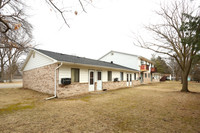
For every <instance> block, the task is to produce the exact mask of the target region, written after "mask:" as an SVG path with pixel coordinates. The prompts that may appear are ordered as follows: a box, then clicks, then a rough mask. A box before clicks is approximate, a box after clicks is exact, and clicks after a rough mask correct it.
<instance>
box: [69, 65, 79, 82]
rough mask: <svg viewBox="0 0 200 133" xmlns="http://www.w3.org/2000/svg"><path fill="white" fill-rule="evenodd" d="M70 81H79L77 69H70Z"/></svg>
mask: <svg viewBox="0 0 200 133" xmlns="http://www.w3.org/2000/svg"><path fill="white" fill-rule="evenodd" d="M71 82H79V69H77V68H72V69H71Z"/></svg>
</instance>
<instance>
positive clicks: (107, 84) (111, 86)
mask: <svg viewBox="0 0 200 133" xmlns="http://www.w3.org/2000/svg"><path fill="white" fill-rule="evenodd" d="M122 87H127V85H126V81H119V82H103V89H107V90H114V89H118V88H122Z"/></svg>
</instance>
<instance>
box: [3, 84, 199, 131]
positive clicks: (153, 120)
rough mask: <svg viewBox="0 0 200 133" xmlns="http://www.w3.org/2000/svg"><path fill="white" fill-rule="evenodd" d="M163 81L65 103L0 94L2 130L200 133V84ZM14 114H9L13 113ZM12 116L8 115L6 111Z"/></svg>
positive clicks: (27, 95) (32, 95)
mask: <svg viewBox="0 0 200 133" xmlns="http://www.w3.org/2000/svg"><path fill="white" fill-rule="evenodd" d="M180 89H181V84H180V83H179V82H163V83H156V84H150V85H143V86H137V87H135V88H124V89H119V90H113V91H106V92H105V93H91V94H88V95H82V96H76V97H71V98H67V99H52V100H49V101H46V100H44V98H46V97H48V96H49V95H45V94H41V93H38V92H34V91H31V90H25V89H14V90H12V89H10V90H9V89H7V90H4V89H3V90H0V95H1V96H3V99H1V103H2V101H3V102H4V104H1V105H0V108H1V109H5V108H7V110H4V111H3V112H2V113H1V114H0V123H1V125H0V130H1V131H2V132H186V133H188V132H194V133H198V132H200V126H199V125H200V100H199V99H200V84H198V83H192V82H190V83H189V89H190V90H191V91H194V92H195V93H181V92H179V91H180ZM10 109H11V110H12V111H11V112H9V110H10ZM7 112H9V113H7Z"/></svg>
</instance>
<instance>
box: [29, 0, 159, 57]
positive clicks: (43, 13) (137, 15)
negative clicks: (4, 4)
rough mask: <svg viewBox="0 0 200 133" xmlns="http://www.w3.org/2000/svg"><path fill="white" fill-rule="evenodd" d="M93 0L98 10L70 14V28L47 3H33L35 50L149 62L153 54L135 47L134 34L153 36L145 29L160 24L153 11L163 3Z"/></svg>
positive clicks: (152, 0) (88, 9)
mask: <svg viewBox="0 0 200 133" xmlns="http://www.w3.org/2000/svg"><path fill="white" fill-rule="evenodd" d="M93 1H94V6H95V7H92V6H87V7H85V8H86V11H87V13H81V14H79V15H77V16H75V15H74V14H73V13H71V15H69V16H70V17H71V18H70V19H69V21H68V22H69V23H70V26H71V28H68V27H67V26H66V25H63V24H64V22H63V20H62V19H61V17H60V16H59V14H57V15H56V14H55V13H54V12H53V11H51V10H50V8H49V7H48V5H47V4H46V3H45V2H41V1H40V0H34V1H31V2H30V3H29V5H30V6H31V7H32V8H31V14H32V16H31V17H30V18H29V21H30V23H31V24H32V25H33V27H34V30H33V36H34V42H33V44H37V45H38V44H39V45H38V46H37V47H36V48H39V49H44V50H50V51H54V52H61V53H64V54H72V55H77V56H81V57H87V58H93V59H98V58H100V57H101V56H103V55H105V54H106V53H107V52H109V51H111V50H115V51H119V52H125V53H130V54H136V55H141V56H144V57H146V58H149V59H150V58H151V54H152V53H153V52H151V51H148V50H144V49H142V48H138V47H136V46H134V45H133V38H132V37H131V35H133V34H132V32H134V33H140V34H141V35H142V36H143V37H148V36H150V35H149V34H147V33H145V32H144V31H143V30H142V28H143V25H145V24H149V23H150V22H156V21H157V18H156V17H155V16H154V14H155V13H153V11H154V10H156V9H159V8H158V7H159V1H160V0H137V1H135V0H93ZM95 1H97V2H95ZM77 6H79V5H77ZM73 9H76V8H73ZM73 12H74V11H73Z"/></svg>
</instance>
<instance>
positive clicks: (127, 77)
mask: <svg viewBox="0 0 200 133" xmlns="http://www.w3.org/2000/svg"><path fill="white" fill-rule="evenodd" d="M128 75H129V74H126V85H127V86H129V76H128Z"/></svg>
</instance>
